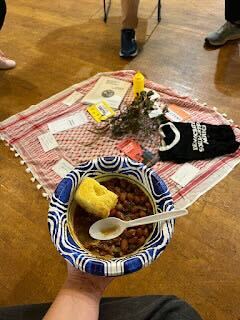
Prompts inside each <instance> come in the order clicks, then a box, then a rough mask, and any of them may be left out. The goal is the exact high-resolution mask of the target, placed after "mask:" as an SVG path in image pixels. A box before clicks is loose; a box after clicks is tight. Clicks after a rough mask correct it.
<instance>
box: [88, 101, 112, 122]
mask: <svg viewBox="0 0 240 320" xmlns="http://www.w3.org/2000/svg"><path fill="white" fill-rule="evenodd" d="M87 111H88V112H89V113H90V115H91V116H92V118H93V119H94V120H95V121H96V122H101V121H104V120H107V119H108V118H110V117H112V116H114V115H115V112H114V111H113V109H112V108H111V107H110V105H109V104H108V103H107V102H106V101H102V102H99V103H96V104H92V105H91V106H89V107H88V108H87Z"/></svg>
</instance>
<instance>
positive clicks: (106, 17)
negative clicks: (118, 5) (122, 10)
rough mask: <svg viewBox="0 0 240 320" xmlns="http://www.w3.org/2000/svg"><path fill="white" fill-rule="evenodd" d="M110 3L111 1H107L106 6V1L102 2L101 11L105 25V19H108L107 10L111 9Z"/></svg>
mask: <svg viewBox="0 0 240 320" xmlns="http://www.w3.org/2000/svg"><path fill="white" fill-rule="evenodd" d="M111 3H112V1H111V0H109V2H108V5H106V0H103V10H104V17H103V21H104V22H105V23H107V19H108V14H109V10H110V7H111Z"/></svg>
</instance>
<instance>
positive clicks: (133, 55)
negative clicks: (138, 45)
mask: <svg viewBox="0 0 240 320" xmlns="http://www.w3.org/2000/svg"><path fill="white" fill-rule="evenodd" d="M137 55H138V50H137V51H135V52H134V53H131V54H129V55H126V54H124V53H122V51H121V50H120V51H119V56H120V57H121V58H133V57H136V56H137Z"/></svg>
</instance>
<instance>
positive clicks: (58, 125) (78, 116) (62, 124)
mask: <svg viewBox="0 0 240 320" xmlns="http://www.w3.org/2000/svg"><path fill="white" fill-rule="evenodd" d="M87 122H88V118H87V115H86V113H85V112H84V111H80V112H78V113H75V114H73V115H72V116H69V117H67V118H63V119H60V120H56V121H54V122H50V123H49V124H48V128H49V130H50V132H51V133H52V134H54V133H58V132H61V131H65V130H69V129H72V128H75V127H78V126H81V125H83V124H85V123H87Z"/></svg>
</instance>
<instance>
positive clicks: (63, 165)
mask: <svg viewBox="0 0 240 320" xmlns="http://www.w3.org/2000/svg"><path fill="white" fill-rule="evenodd" d="M52 169H53V171H54V172H55V173H56V174H57V175H59V177H61V178H64V177H65V176H66V175H67V174H68V173H69V172H70V171H71V170H73V169H74V166H72V165H71V163H69V162H68V161H67V160H65V159H60V160H59V161H58V162H57V163H56V164H55V165H54V166H53V167H52Z"/></svg>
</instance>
